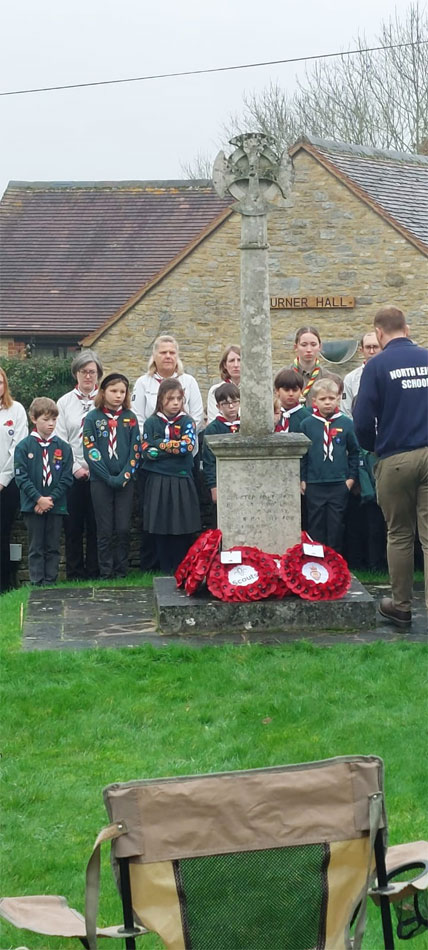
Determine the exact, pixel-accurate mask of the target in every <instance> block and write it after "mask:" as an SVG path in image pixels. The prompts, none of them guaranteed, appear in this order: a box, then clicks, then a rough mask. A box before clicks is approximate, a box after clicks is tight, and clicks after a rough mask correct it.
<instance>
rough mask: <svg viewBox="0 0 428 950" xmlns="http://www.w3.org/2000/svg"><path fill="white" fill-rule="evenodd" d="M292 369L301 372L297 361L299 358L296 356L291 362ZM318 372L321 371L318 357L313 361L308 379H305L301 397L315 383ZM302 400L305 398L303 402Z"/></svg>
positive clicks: (305, 394)
mask: <svg viewBox="0 0 428 950" xmlns="http://www.w3.org/2000/svg"><path fill="white" fill-rule="evenodd" d="M293 369H294V372H295V373H301V372H302V367H301V365H300V363H299V360H298V358H297V356H296V358H295V360H294V362H293ZM320 372H321V367H320V361H319V359H316V360H315V363H314V366H313V369H312V373H311V375H310V377H309V379H308V381H307V383H306V386H305V388H304V390H303V391H302V397H303V396H307V395H308V392H309V390H310V389H312V386H313V385H314V383H316V381H317V378H318V376H319V374H320ZM304 401H305V400H303V402H304Z"/></svg>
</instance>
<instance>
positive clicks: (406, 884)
mask: <svg viewBox="0 0 428 950" xmlns="http://www.w3.org/2000/svg"><path fill="white" fill-rule="evenodd" d="M407 871H419V874H415V876H414V877H412V878H411V879H410V880H408V881H393V878H395V877H399V876H400V875H401V874H404V873H406V872H407ZM387 879H388V883H387V884H386V885H385V887H371V888H369V894H370V897H371V898H372V899H373V900H374V902H375V904H379V898H380V897H387V898H388V900H389V901H390V902H391V903H392V904H394V903H396V901H399V900H403V898H404V897H408V896H409V895H411V894H415V893H417V892H418V891H424V890H426V889H427V888H428V861H425V860H420V861H409V862H408V863H407V864H399V865H398V866H397V867H394V869H393V870H392V871H389V873H388V875H387ZM376 898H378V899H377V900H376Z"/></svg>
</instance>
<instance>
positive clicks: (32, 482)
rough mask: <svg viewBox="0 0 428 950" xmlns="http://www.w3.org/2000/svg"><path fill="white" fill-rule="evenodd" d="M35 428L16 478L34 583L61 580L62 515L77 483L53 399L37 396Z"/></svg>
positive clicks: (20, 452)
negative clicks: (58, 430) (58, 427)
mask: <svg viewBox="0 0 428 950" xmlns="http://www.w3.org/2000/svg"><path fill="white" fill-rule="evenodd" d="M28 414H29V416H30V419H31V422H32V423H33V424H34V428H33V430H32V432H31V433H30V435H27V437H26V438H25V439H22V441H21V442H19V443H18V445H17V446H16V449H15V482H16V484H17V486H18V488H19V491H20V496H21V511H22V512H23V514H24V521H25V524H26V526H27V531H28V570H29V574H30V581H31V583H32V584H36V585H37V586H42V585H44V584H55V582H56V580H57V577H58V568H59V555H60V542H61V528H62V515H66V514H67V489H68V488H69V487H70V485H71V483H72V481H73V470H72V469H73V453H72V451H71V448H70V446H69V444H68V442H64V441H63V440H62V439H60V438H59V436H57V435H55V426H56V421H57V418H58V407H57V405H56V403H55V402H54V401H53V399H48V398H47V397H45V396H40V397H38V398H37V399H33V401H32V403H31V406H30V409H29V412H28Z"/></svg>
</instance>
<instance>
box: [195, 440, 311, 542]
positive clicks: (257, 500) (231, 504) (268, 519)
mask: <svg viewBox="0 0 428 950" xmlns="http://www.w3.org/2000/svg"><path fill="white" fill-rule="evenodd" d="M205 438H206V440H207V443H208V444H209V446H210V448H211V449H212V451H213V452H214V455H215V456H216V460H217V520H218V526H219V528H221V531H222V534H223V540H222V547H223V549H227V548H232V547H236V546H239V547H241V546H243V545H250V547H252V546H255V547H257V548H260V550H261V551H266V552H267V553H268V554H280V553H282V552H283V551H286V550H287V548H291V547H293V545H294V544H298V543H299V541H300V535H301V523H300V502H301V495H300V460H301V458H302V456H303V455H305V454H306V452H307V450H308V447H309V445H310V441H309V439H307V438H306V436H305V435H303V434H302V433H301V432H293V433H290V434H289V433H287V434H286V435H285V434H284V435H282V434H280V433H276V434H275V435H264V436H260V435H258V436H244V435H242V434H241V433H240V432H239V433H237V434H235V435H234V436H233V438H231V436H230V435H208V436H206V437H205Z"/></svg>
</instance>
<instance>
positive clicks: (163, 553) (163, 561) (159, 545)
mask: <svg viewBox="0 0 428 950" xmlns="http://www.w3.org/2000/svg"><path fill="white" fill-rule="evenodd" d="M150 537H151V538H153V539H154V542H155V546H156V552H157V557H158V560H159V566H160V569H161V571H162V574H174V573H175V571H176V570H177V567H178V565H179V564H180V563H181V561H182V560H183V558H184V556H185V555H186V554H187V552H188V550H189V548H190V545H191V544H193V541H194V540H195V535H194V534H151V535H150Z"/></svg>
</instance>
